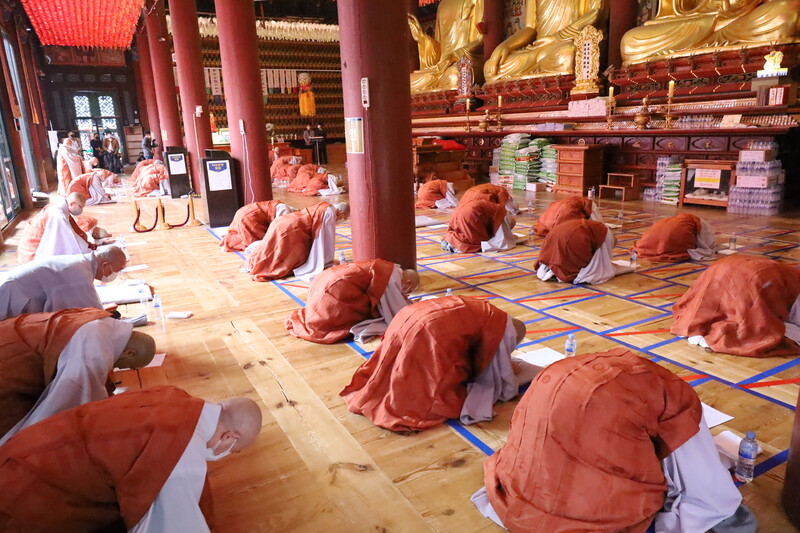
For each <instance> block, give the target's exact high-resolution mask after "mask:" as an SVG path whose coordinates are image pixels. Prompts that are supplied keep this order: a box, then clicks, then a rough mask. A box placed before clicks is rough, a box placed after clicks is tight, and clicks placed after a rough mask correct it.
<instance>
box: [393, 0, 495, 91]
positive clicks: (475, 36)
mask: <svg viewBox="0 0 800 533" xmlns="http://www.w3.org/2000/svg"><path fill="white" fill-rule="evenodd" d="M482 20H483V0H442V1H441V2H440V3H439V7H438V9H437V11H436V30H435V33H434V37H430V36H428V35H426V34H425V31H424V30H423V29H422V27H421V26H420V24H419V21H418V20H417V18H416V17H415V16H413V15H409V16H408V25H409V26H410V27H411V35H412V36H413V37H414V40H415V41H417V44H418V46H419V64H420V69H419V70H415V71H414V72H412V73H411V92H412V93H419V92H423V91H444V90H448V89H456V88H458V67H457V66H456V64H457V63H458V60H459V59H461V58H462V57H464V56H467V57H469V58H470V59H472V61H473V66H474V68H475V74H476V76H475V77H476V80H475V81H476V82H477V83H480V82H481V81H482V80H481V79H480V76H479V74H480V72H481V69H482V67H483V35H481V34H480V32H479V31H478V23H480V22H481V21H482Z"/></svg>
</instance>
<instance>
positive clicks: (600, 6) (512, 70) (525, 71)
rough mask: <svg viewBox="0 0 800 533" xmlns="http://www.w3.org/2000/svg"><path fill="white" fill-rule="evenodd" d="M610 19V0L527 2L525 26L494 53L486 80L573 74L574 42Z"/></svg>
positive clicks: (487, 70) (485, 72) (486, 68)
mask: <svg viewBox="0 0 800 533" xmlns="http://www.w3.org/2000/svg"><path fill="white" fill-rule="evenodd" d="M607 16H608V0H528V3H527V4H526V6H525V27H524V28H522V29H521V30H519V31H518V32H516V33H515V34H514V35H512V36H511V37H509V38H508V39H506V40H505V41H503V42H502V43H501V44H500V45H498V46H497V48H496V49H495V51H494V52H492V57H490V58H489V60H488V61H486V64H485V65H484V67H483V74H484V76H485V77H486V81H487V82H489V83H491V82H495V81H501V80H506V79H516V78H527V77H533V76H537V75H551V74H572V73H573V72H574V67H575V46H574V45H573V43H572V40H573V39H574V38H575V37H577V36H578V35H579V34H580V33H581V30H582V29H583V28H585V27H586V26H602V25H603V24H604V23H605V21H606V18H607Z"/></svg>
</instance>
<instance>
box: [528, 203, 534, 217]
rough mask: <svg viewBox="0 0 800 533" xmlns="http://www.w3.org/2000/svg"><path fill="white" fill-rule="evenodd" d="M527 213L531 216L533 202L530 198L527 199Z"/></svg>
mask: <svg viewBox="0 0 800 533" xmlns="http://www.w3.org/2000/svg"><path fill="white" fill-rule="evenodd" d="M528 214H529V215H530V216H533V202H532V201H530V200H529V201H528Z"/></svg>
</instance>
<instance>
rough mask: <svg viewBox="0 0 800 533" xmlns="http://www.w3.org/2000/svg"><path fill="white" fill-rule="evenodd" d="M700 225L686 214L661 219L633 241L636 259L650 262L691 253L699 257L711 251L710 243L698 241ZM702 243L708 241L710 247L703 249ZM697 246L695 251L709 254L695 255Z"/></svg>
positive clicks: (701, 229)
mask: <svg viewBox="0 0 800 533" xmlns="http://www.w3.org/2000/svg"><path fill="white" fill-rule="evenodd" d="M704 226H705V224H704V223H703V221H702V220H700V219H699V218H698V217H696V216H694V215H690V214H688V213H680V214H678V215H676V216H674V217H668V218H662V219H661V220H658V221H657V222H656V223H655V224H653V225H652V226H651V227H650V228H649V229H648V230H647V231H645V232H644V234H642V238H641V239H639V240H638V241H636V244H634V249H635V250H636V253H637V254H638V255H639V257H640V258H644V259H651V260H653V261H670V262H677V261H686V260H688V259H689V258H690V256H693V255H694V257H692V259H695V260H701V259H703V258H706V256H710V255H713V252H714V251H715V250H713V249H711V248H715V245H714V243H702V242H700V241H701V240H702V239H701V236H700V235H701V232H702V231H703V229H704ZM708 231H710V228H708ZM713 238H714V236H713V233H711V239H712V240H713ZM703 244H711V247H710V248H708V249H706V248H707V247H704V246H703ZM698 249H699V252H710V253H699V254H698Z"/></svg>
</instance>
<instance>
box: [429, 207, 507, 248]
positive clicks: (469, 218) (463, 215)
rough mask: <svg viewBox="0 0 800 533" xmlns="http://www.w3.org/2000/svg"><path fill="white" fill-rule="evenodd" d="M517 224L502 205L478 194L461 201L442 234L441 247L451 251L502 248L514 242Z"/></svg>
mask: <svg viewBox="0 0 800 533" xmlns="http://www.w3.org/2000/svg"><path fill="white" fill-rule="evenodd" d="M515 224H516V221H515V220H514V217H512V216H511V215H507V214H506V209H505V207H504V206H502V205H499V204H496V203H494V202H491V201H489V200H486V199H483V198H479V199H477V200H471V201H469V202H463V201H462V202H461V203H460V204H458V207H456V209H455V211H453V216H452V217H450V222H449V223H448V225H447V231H446V232H445V234H444V237H442V250H444V251H446V252H450V253H454V254H462V253H476V252H501V251H504V250H510V249H511V248H514V247H515V246H516V245H517V237H516V236H515V235H514V234H513V233H512V232H511V230H512V228H513V227H514V225H515Z"/></svg>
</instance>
